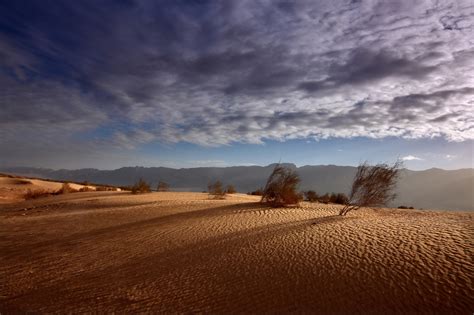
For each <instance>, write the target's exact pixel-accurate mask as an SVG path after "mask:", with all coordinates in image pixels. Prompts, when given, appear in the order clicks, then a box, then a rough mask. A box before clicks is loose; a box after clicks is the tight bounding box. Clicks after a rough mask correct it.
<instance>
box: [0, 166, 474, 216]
mask: <svg viewBox="0 0 474 315" xmlns="http://www.w3.org/2000/svg"><path fill="white" fill-rule="evenodd" d="M286 165H287V166H289V167H291V168H293V169H295V170H296V171H297V172H298V174H299V175H300V178H301V184H300V190H308V189H312V190H315V191H317V192H318V193H319V194H324V193H326V192H329V193H331V192H343V193H348V191H349V189H350V185H351V182H352V178H353V176H354V174H355V172H356V168H355V167H352V166H335V165H318V166H309V165H308V166H302V167H296V166H295V165H293V164H286ZM273 167H274V164H272V165H268V166H233V167H199V168H182V169H172V168H166V167H123V168H119V169H116V170H97V169H79V170H52V169H44V168H28V167H16V168H1V169H0V172H3V173H10V174H16V175H23V176H34V177H41V178H49V179H55V180H70V181H74V182H83V181H89V182H91V183H98V184H109V185H119V186H126V185H131V184H133V183H134V182H135V181H137V180H138V179H139V178H143V179H144V180H146V181H148V182H149V183H150V184H151V185H153V186H155V187H156V185H157V183H158V181H160V180H161V181H164V182H167V183H168V184H169V185H170V186H171V188H172V189H173V190H177V191H204V190H206V189H207V184H208V183H209V182H210V181H214V180H220V181H222V182H223V183H224V184H232V185H234V187H235V188H236V189H237V191H239V192H244V193H245V192H249V191H253V190H256V189H257V188H259V187H263V186H264V185H265V181H266V179H267V177H268V176H269V174H270V173H271V171H272V170H273ZM399 205H405V206H413V207H415V208H425V209H445V210H474V169H460V170H450V171H448V170H442V169H436V168H432V169H429V170H425V171H411V170H406V169H404V170H403V171H402V174H401V178H400V181H399V184H398V197H397V199H396V200H395V201H394V202H393V203H392V204H391V206H399Z"/></svg>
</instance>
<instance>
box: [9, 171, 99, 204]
mask: <svg viewBox="0 0 474 315" xmlns="http://www.w3.org/2000/svg"><path fill="white" fill-rule="evenodd" d="M62 186H63V183H59V182H53V181H46V180H41V179H33V178H21V177H7V176H3V175H2V174H0V205H1V204H6V203H12V202H18V201H21V200H24V194H25V193H26V192H27V191H28V190H33V191H35V190H44V191H49V192H54V191H57V190H58V189H60V188H61V187H62ZM69 186H70V187H71V188H72V189H75V190H79V189H81V188H83V187H85V185H80V184H76V183H69ZM87 187H88V188H89V189H90V190H95V189H96V188H95V187H94V186H89V185H87Z"/></svg>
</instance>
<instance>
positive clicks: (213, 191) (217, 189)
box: [207, 180, 226, 199]
mask: <svg viewBox="0 0 474 315" xmlns="http://www.w3.org/2000/svg"><path fill="white" fill-rule="evenodd" d="M207 191H208V192H209V197H210V198H212V199H224V198H225V194H226V191H225V190H224V188H223V185H222V182H221V181H219V180H216V181H215V182H211V183H209V185H207Z"/></svg>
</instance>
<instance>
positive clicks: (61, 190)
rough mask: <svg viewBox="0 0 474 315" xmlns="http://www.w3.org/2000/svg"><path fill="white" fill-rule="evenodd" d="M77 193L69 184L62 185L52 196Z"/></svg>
mask: <svg viewBox="0 0 474 315" xmlns="http://www.w3.org/2000/svg"><path fill="white" fill-rule="evenodd" d="M74 192H77V189H74V188H72V187H71V185H69V183H63V185H62V186H61V188H59V189H58V190H57V191H56V192H55V193H54V194H55V195H62V194H69V193H74Z"/></svg>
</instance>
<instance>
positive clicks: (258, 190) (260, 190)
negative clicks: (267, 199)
mask: <svg viewBox="0 0 474 315" xmlns="http://www.w3.org/2000/svg"><path fill="white" fill-rule="evenodd" d="M247 195H252V196H261V195H263V188H258V189H257V190H254V191H251V192H248V193H247Z"/></svg>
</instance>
